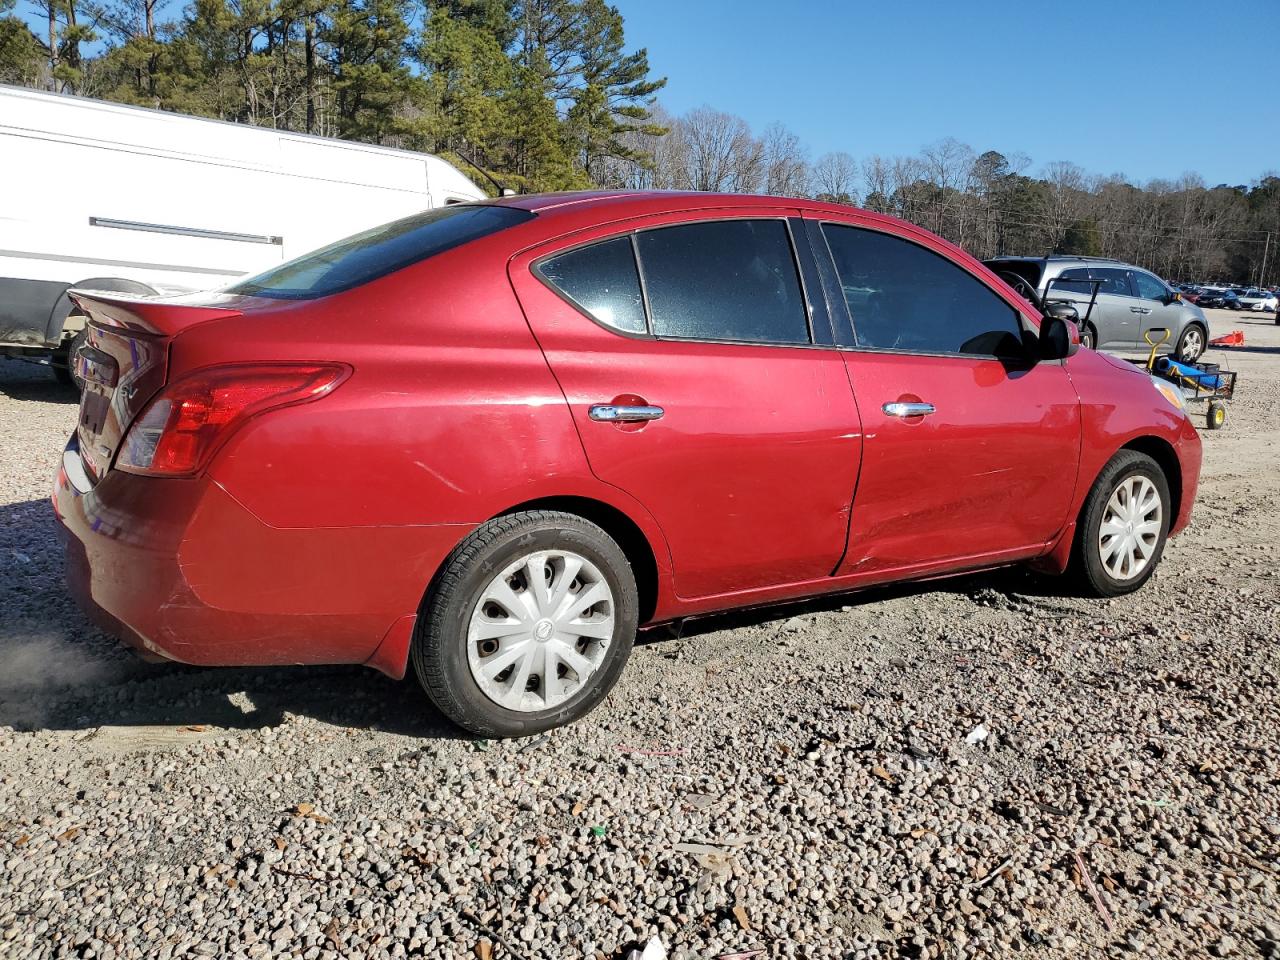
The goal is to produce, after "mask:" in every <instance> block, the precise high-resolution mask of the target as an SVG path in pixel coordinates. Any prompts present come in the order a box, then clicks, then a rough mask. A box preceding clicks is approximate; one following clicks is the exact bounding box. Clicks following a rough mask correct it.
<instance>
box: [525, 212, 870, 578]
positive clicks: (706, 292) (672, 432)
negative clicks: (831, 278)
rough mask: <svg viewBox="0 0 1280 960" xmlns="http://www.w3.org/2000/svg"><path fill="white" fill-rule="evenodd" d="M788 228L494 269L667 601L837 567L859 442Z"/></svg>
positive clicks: (531, 256)
mask: <svg viewBox="0 0 1280 960" xmlns="http://www.w3.org/2000/svg"><path fill="white" fill-rule="evenodd" d="M789 214H790V215H791V216H792V217H794V211H788V210H785V209H777V210H771V209H757V208H753V209H752V210H751V211H750V212H749V213H743V214H741V215H735V214H734V213H732V212H724V213H718V214H712V215H711V216H712V217H713V219H708V214H707V213H706V212H702V213H699V214H696V215H695V214H684V215H675V216H672V215H667V216H664V217H661V218H650V219H645V220H641V221H636V222H633V223H632V224H631V225H630V226H631V227H632V229H631V230H629V231H627V232H619V229H618V227H617V226H613V227H602V228H596V229H594V230H593V231H591V232H590V233H588V234H582V235H578V236H576V237H575V238H574V240H573V242H572V244H570V243H567V242H564V241H558V242H553V243H552V244H549V245H545V246H543V247H540V248H538V249H536V250H533V251H529V252H526V253H524V254H521V255H520V256H518V257H516V258H515V259H514V260H513V261H512V262H511V265H510V271H511V279H512V283H513V284H514V286H515V288H516V292H517V294H518V295H519V297H520V300H521V303H522V305H523V306H524V309H525V313H526V316H527V317H528V319H529V323H530V325H531V327H532V328H533V331H534V334H535V335H536V336H537V338H538V341H539V343H540V344H541V346H542V348H543V350H544V352H545V353H546V356H547V359H548V361H549V363H550V365H551V369H552V371H553V372H554V373H555V375H556V378H557V379H558V380H559V382H560V385H561V387H562V389H563V390H564V393H565V396H566V398H567V399H568V402H569V405H570V407H571V409H572V411H573V417H574V421H575V423H576V425H577V427H578V431H579V434H580V435H581V438H582V443H583V447H584V448H585V450H586V453H587V457H588V459H589V461H590V464H591V469H592V471H593V472H594V473H595V475H596V476H597V477H598V478H600V479H601V480H604V481H605V482H607V483H610V484H613V485H615V486H617V487H619V488H621V489H622V490H624V491H626V492H627V493H628V494H630V495H631V496H632V497H634V498H635V499H636V500H638V501H639V502H640V503H641V504H642V505H643V506H644V507H645V508H646V509H647V510H648V511H649V512H650V513H651V514H652V515H653V517H654V518H655V519H656V520H657V522H658V524H659V525H660V526H661V528H662V530H663V532H664V534H665V536H666V538H667V542H668V545H669V547H670V549H671V558H672V566H673V569H674V576H675V586H676V592H677V593H678V594H679V595H680V596H681V597H684V598H695V597H706V596H711V595H718V594H727V593H734V592H737V591H744V590H751V589H756V588H760V587H766V586H773V585H779V584H786V583H793V582H799V581H806V580H814V579H820V578H824V577H827V576H829V575H830V574H831V572H832V570H833V569H834V568H835V566H836V564H837V563H838V561H839V559H840V556H841V554H842V553H843V551H844V544H845V537H846V533H847V529H848V515H849V514H848V511H849V504H850V500H851V498H852V494H853V488H854V483H855V481H856V478H857V472H858V464H859V457H860V453H861V445H862V437H861V431H860V429H859V422H858V415H857V410H856V408H855V406H854V402H853V395H852V391H851V390H850V388H849V381H848V378H847V376H846V374H845V369H844V364H843V362H842V360H841V358H840V355H839V354H838V353H837V352H836V351H835V349H834V348H833V347H832V346H831V343H830V341H831V331H830V325H829V322H828V321H827V318H826V313H825V303H823V304H821V306H820V309H817V310H815V309H811V306H810V302H809V297H808V296H807V295H806V287H805V285H804V284H803V283H802V280H801V276H800V272H799V270H798V268H797V259H796V257H797V255H798V254H797V250H796V249H795V247H794V245H793V242H792V225H791V224H790V223H789V222H788V215H789ZM793 222H794V223H798V222H799V221H798V220H794V221H793ZM799 255H801V256H805V255H807V256H809V257H811V254H806V253H803V252H802V253H800V254H799ZM809 262H811V261H809ZM641 277H643V287H642V284H641ZM819 299H820V298H819ZM815 317H816V318H817V321H818V322H817V323H816V324H815V323H814V322H813V321H814V318H815ZM824 327H825V329H824ZM815 330H816V335H815Z"/></svg>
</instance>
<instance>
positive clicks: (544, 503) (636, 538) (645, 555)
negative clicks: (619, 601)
mask: <svg viewBox="0 0 1280 960" xmlns="http://www.w3.org/2000/svg"><path fill="white" fill-rule="evenodd" d="M525 510H562V511H564V512H565V513H573V514H577V515H578V516H580V517H582V518H583V519H584V520H590V521H591V522H592V523H594V524H596V525H597V526H598V527H600V528H601V529H602V530H604V532H605V533H607V534H609V536H611V537H613V539H614V540H615V541H616V542H617V544H618V546H620V547H621V548H622V552H623V553H625V554H626V555H627V560H628V561H629V562H630V563H631V570H632V572H633V573H634V574H635V577H636V591H637V592H638V594H639V599H640V623H645V622H647V621H648V620H650V619H651V618H652V617H653V611H654V610H656V609H657V606H658V563H657V560H656V559H655V558H654V555H653V547H651V546H650V545H649V538H648V537H646V536H645V535H644V531H642V530H641V529H640V528H639V527H638V526H636V523H635V521H634V520H632V519H631V518H630V517H628V516H627V515H626V514H625V513H623V512H622V511H621V510H619V509H617V508H616V507H611V506H610V505H609V504H607V503H602V502H601V501H599V500H592V499H590V498H588V497H543V498H542V499H540V500H529V501H526V502H525V503H519V504H516V505H515V506H514V507H511V508H510V509H508V510H504V511H503V512H502V514H501V515H502V516H506V515H508V514H512V513H521V512H523V511H525Z"/></svg>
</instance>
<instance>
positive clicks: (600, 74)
mask: <svg viewBox="0 0 1280 960" xmlns="http://www.w3.org/2000/svg"><path fill="white" fill-rule="evenodd" d="M579 9H580V14H581V16H580V24H579V27H578V32H579V33H578V41H577V46H578V58H579V61H580V66H579V68H578V72H579V76H580V78H581V84H582V85H581V86H580V87H578V88H577V89H575V90H574V91H573V93H572V100H573V106H572V107H570V108H569V113H568V127H569V131H570V135H571V136H572V137H573V141H574V145H575V147H576V148H577V154H578V156H577V160H578V164H579V166H580V167H581V168H582V170H583V171H584V172H585V173H586V175H587V178H588V179H589V180H592V181H593V182H600V181H601V180H602V179H603V172H604V169H603V168H604V165H605V164H606V163H607V162H608V161H610V160H622V161H626V162H629V163H633V164H636V165H640V166H644V165H645V164H646V163H647V162H648V161H647V158H646V156H645V155H644V154H643V153H641V152H640V151H638V150H636V149H634V148H633V147H632V146H630V145H629V144H628V143H627V139H628V137H629V135H630V134H633V133H639V134H646V135H648V136H661V135H662V134H663V133H665V132H666V129H665V128H664V127H662V126H661V125H659V124H656V123H653V122H652V120H651V112H650V104H651V103H652V101H653V95H654V94H655V93H657V92H658V91H659V90H661V89H662V88H663V87H664V86H666V83H667V81H666V78H661V79H657V80H651V79H649V54H648V52H647V51H646V50H644V49H643V48H641V49H640V50H637V51H636V52H635V53H631V54H627V53H624V52H623V46H624V44H623V31H622V16H621V14H619V13H618V10H617V8H616V7H610V6H608V5H607V4H606V3H605V2H604V0H584V2H583V3H582V4H581V6H580V8H579Z"/></svg>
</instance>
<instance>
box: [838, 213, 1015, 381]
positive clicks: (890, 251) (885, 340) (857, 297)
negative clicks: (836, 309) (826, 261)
mask: <svg viewBox="0 0 1280 960" xmlns="http://www.w3.org/2000/svg"><path fill="white" fill-rule="evenodd" d="M822 230H823V233H824V234H825V235H826V238H827V244H828V246H829V247H830V248H831V254H832V256H833V257H834V258H835V262H836V271H837V273H839V275H840V285H841V287H842V288H843V289H844V296H845V301H846V302H847V303H848V304H849V312H850V313H851V314H852V316H853V329H854V335H855V337H856V338H857V343H858V346H859V347H866V348H870V349H879V350H905V351H910V352H913V353H955V354H972V355H977V356H995V357H1010V358H1018V357H1021V356H1023V355H1024V351H1023V347H1022V326H1021V324H1020V323H1019V322H1018V314H1017V311H1016V310H1014V309H1013V307H1011V306H1010V305H1009V303H1008V302H1007V301H1006V300H1005V299H1004V298H1003V297H1000V296H998V295H997V294H996V293H995V291H993V290H992V289H991V288H990V287H988V286H987V285H986V284H984V283H983V282H982V281H981V280H979V279H978V278H977V277H975V276H974V275H973V274H971V273H969V272H968V271H967V270H964V269H962V268H961V267H959V266H957V265H956V264H954V263H952V262H951V261H950V260H948V259H947V258H946V257H943V256H940V255H939V254H936V253H934V252H933V251H932V250H927V249H926V248H924V247H922V246H920V245H919V244H916V243H912V242H911V241H910V240H904V239H902V238H901V237H896V236H894V235H892V234H889V233H881V232H880V231H877V230H866V229H863V228H860V227H846V226H841V225H839V224H830V223H828V224H823V227H822Z"/></svg>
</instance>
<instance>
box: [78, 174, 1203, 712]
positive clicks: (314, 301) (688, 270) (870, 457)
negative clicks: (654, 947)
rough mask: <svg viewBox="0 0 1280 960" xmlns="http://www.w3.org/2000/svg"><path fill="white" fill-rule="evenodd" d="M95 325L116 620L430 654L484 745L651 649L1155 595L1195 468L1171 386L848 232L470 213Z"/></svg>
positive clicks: (90, 438) (208, 653)
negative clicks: (990, 582)
mask: <svg viewBox="0 0 1280 960" xmlns="http://www.w3.org/2000/svg"><path fill="white" fill-rule="evenodd" d="M75 300H76V302H77V303H78V304H79V305H80V307H81V308H82V309H83V310H84V311H85V313H87V314H88V316H89V317H90V323H89V335H88V343H87V345H86V346H85V347H84V348H83V349H82V350H81V351H80V353H79V355H78V358H77V363H78V369H79V372H80V373H81V374H82V376H83V378H84V380H85V383H86V385H87V386H86V389H85V392H84V398H83V401H82V406H81V411H80V423H79V428H78V430H77V432H76V434H75V435H74V436H73V437H72V438H71V440H70V443H69V444H68V446H67V449H66V453H65V456H64V458H63V464H62V469H61V471H60V472H59V475H58V480H57V486H56V491H55V495H54V506H55V509H56V511H57V514H58V517H59V518H60V520H61V523H62V528H63V530H64V532H65V540H66V546H67V556H68V578H69V581H70V585H71V589H72V590H73V592H74V593H75V594H76V596H77V597H78V598H79V600H80V602H81V603H82V604H83V605H84V607H85V608H86V610H88V611H89V612H90V613H91V614H92V615H93V616H95V617H96V618H97V619H98V621H99V622H100V623H103V624H104V625H105V626H106V627H107V628H108V629H110V630H112V631H114V632H115V633H117V634H118V635H119V636H121V637H122V638H124V639H125V640H126V641H127V642H128V643H130V644H132V645H133V646H135V647H137V648H138V649H139V650H141V651H143V652H144V653H146V654H148V655H152V656H155V657H161V658H168V659H171V660H177V661H182V662H184V663H193V664H208V665H218V664H224V665H232V664H235V665H243V664H296V663H365V664H368V665H370V666H372V667H375V668H377V669H379V670H382V671H383V672H385V673H387V674H390V675H391V676H394V677H401V676H403V675H404V674H405V672H406V670H407V668H408V664H409V662H410V661H412V663H413V666H414V669H415V671H416V673H417V675H418V677H419V679H420V680H421V682H422V684H423V686H424V687H425V688H426V690H427V692H428V693H429V694H430V696H431V698H432V699H433V700H434V701H435V702H436V704H438V706H439V707H440V709H441V710H443V711H444V713H446V714H447V715H448V716H450V717H451V718H453V719H454V720H455V721H456V722H457V723H459V724H461V725H462V726H464V727H466V728H468V729H470V730H472V731H475V732H478V733H482V734H486V735H518V734H528V733H532V732H535V731H538V730H542V729H546V728H548V727H552V726H555V725H557V724H561V723H566V722H569V721H571V720H574V719H576V718H577V717H580V716H582V715H583V714H585V713H586V712H587V711H588V710H590V709H591V708H592V707H594V706H595V705H596V704H597V703H598V702H599V701H600V700H601V699H602V698H603V697H604V696H605V695H606V694H607V692H608V691H609V689H610V688H611V687H612V685H613V684H614V682H615V681H616V680H617V678H618V676H619V674H620V673H621V672H622V669H623V666H624V664H625V663H626V660H627V657H628V654H629V653H630V650H631V646H632V642H633V639H634V637H635V632H636V629H637V627H638V626H641V625H645V624H652V623H656V622H661V621H667V620H673V619H676V618H680V617H684V616H688V615H691V614H699V613H706V612H708V611H713V610H724V609H727V608H730V607H740V606H746V605H750V604H764V603H772V602H776V601H783V600H791V599H795V598H798V597H805V596H811V595H815V594H823V593H834V592H837V591H848V590H853V589H856V588H859V587H866V586H869V585H872V584H881V583H885V582H889V581H898V580H908V579H922V578H927V577H936V576H940V575H945V574H952V573H957V572H960V571H968V570H975V569H980V568H987V567H996V566H1001V565H1006V564H1013V563H1022V562H1028V563H1032V564H1034V565H1035V566H1037V567H1038V568H1040V569H1043V570H1048V571H1054V572H1068V571H1070V572H1072V573H1073V574H1074V575H1075V576H1076V577H1077V579H1078V582H1079V583H1080V585H1081V586H1082V587H1083V588H1084V589H1085V590H1086V591H1088V592H1091V593H1093V594H1096V595H1117V594H1122V593H1127V592H1129V591H1131V590H1135V589H1137V588H1138V587H1140V586H1141V585H1142V584H1143V583H1144V582H1145V581H1146V580H1147V579H1148V578H1149V577H1150V576H1151V574H1152V572H1153V571H1154V570H1155V568H1156V565H1157V564H1158V563H1159V561H1160V556H1161V552H1162V550H1163V548H1164V545H1165V540H1166V538H1167V537H1168V536H1169V535H1171V534H1173V533H1176V532H1177V531H1179V530H1181V529H1182V528H1183V527H1184V526H1185V525H1186V524H1187V522H1188V520H1189V518H1190V515H1191V507H1192V501H1193V500H1194V497H1195V492H1196V482H1197V478H1198V475H1199V469H1200V440H1199V438H1198V435H1197V433H1196V430H1195V428H1194V427H1193V426H1192V424H1191V421H1190V420H1189V419H1188V418H1187V415H1186V413H1185V412H1184V410H1183V409H1182V406H1181V398H1180V396H1179V395H1178V394H1177V393H1176V391H1172V390H1170V389H1169V388H1168V386H1167V385H1162V382H1161V381H1153V380H1152V379H1151V378H1150V377H1149V376H1148V375H1147V374H1146V373H1145V372H1144V371H1143V370H1141V369H1140V368H1137V367H1134V366H1132V365H1130V364H1126V363H1123V362H1119V361H1116V360H1112V359H1109V358H1108V357H1106V356H1103V355H1101V354H1097V353H1094V352H1092V351H1090V350H1080V351H1079V352H1077V347H1078V337H1077V336H1076V335H1075V332H1074V326H1073V324H1071V323H1070V321H1069V319H1063V318H1059V317H1049V318H1044V317H1041V315H1040V314H1039V312H1038V311H1037V310H1035V309H1033V308H1032V306H1031V305H1030V304H1028V303H1027V301H1025V300H1023V299H1021V298H1020V297H1019V296H1018V295H1017V294H1015V293H1014V292H1013V291H1012V290H1010V289H1009V288H1008V287H1007V286H1006V285H1005V284H1004V283H1003V282H1002V281H1000V280H998V279H997V278H996V277H995V276H994V275H993V274H991V273H990V272H989V271H987V270H986V269H985V268H984V267H983V266H982V265H981V264H979V263H978V262H977V261H975V260H974V259H973V258H971V257H970V256H968V255H967V254H965V253H963V252H962V251H960V250H958V249H957V248H955V247H953V246H952V245H950V244H948V243H947V242H945V241H943V240H941V239H939V238H938V237H936V236H933V235H932V234H929V233H927V232H925V231H923V230H920V229H919V228H917V227H914V226H911V225H909V224H906V223H903V222H900V221H897V220H894V219H891V218H887V217H882V216H878V215H875V214H871V213H866V212H862V211H858V210H854V209H851V208H848V207H842V206H836V205H830V204H821V203H813V202H809V201H802V200H784V199H779V198H768V197H742V196H716V195H707V194H633V193H628V194H605V193H598V194H566V195H559V196H538V197H521V198H512V199H506V200H501V201H497V202H493V203H479V204H460V205H457V206H450V207H445V208H443V209H439V210H433V211H429V212H426V213H422V214H419V215H416V216H412V217H408V218H406V219H404V220H400V221H397V222H395V223H392V224H388V225H386V226H384V227H380V228H377V229H374V230H370V231H368V232H366V233H363V234H360V235H358V236H355V237H352V238H350V239H348V240H345V241H342V242H340V243H337V244H334V245H332V246H330V247H327V248H324V249H322V250H319V251H317V252H315V253H313V254H310V255H308V256H305V257H302V258H301V259H299V260H295V261H292V262H290V263H286V264H284V265H282V266H280V267H278V268H276V269H273V270H271V271H269V272H268V273H265V274H263V275H261V276H259V277H256V278H254V279H251V280H247V281H244V282H241V283H239V284H237V285H235V286H233V287H230V288H228V289H226V290H224V291H221V292H219V293H215V294H207V295H201V296H196V297H191V298H183V299H174V300H167V301H165V300H130V299H126V298H122V297H119V296H117V295H115V294H101V295H100V294H96V293H92V292H81V293H77V294H76V295H75Z"/></svg>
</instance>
